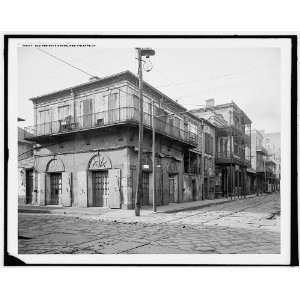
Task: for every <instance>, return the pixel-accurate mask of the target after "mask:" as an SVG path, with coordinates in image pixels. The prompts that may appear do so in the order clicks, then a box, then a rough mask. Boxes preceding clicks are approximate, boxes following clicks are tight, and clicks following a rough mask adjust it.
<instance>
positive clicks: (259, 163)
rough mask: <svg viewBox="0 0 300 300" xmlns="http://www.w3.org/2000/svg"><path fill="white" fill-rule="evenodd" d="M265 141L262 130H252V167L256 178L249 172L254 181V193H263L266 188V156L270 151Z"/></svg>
mask: <svg viewBox="0 0 300 300" xmlns="http://www.w3.org/2000/svg"><path fill="white" fill-rule="evenodd" d="M263 141H264V137H263V134H262V132H261V131H259V130H256V129H253V130H252V131H251V167H252V168H253V169H254V170H255V178H253V176H251V175H250V174H249V177H250V180H251V183H252V181H253V182H254V185H253V187H254V189H253V188H252V190H251V192H252V193H254V192H256V193H263V192H264V191H265V189H266V186H265V184H266V158H267V155H268V152H267V150H266V148H265V147H264V142H263ZM251 186H252V184H251Z"/></svg>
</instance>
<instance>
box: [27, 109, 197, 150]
mask: <svg viewBox="0 0 300 300" xmlns="http://www.w3.org/2000/svg"><path fill="white" fill-rule="evenodd" d="M139 119H140V114H139V110H138V109H137V108H134V107H121V108H117V109H111V110H107V111H102V112H98V113H94V114H88V115H81V116H77V117H76V118H74V117H73V116H68V117H66V118H65V119H64V120H57V121H52V122H48V123H43V124H38V125H35V126H31V127H27V128H26V133H25V139H27V140H31V141H36V142H39V141H43V140H47V138H49V137H54V136H61V135H69V134H72V133H78V132H81V131H87V130H97V129H99V128H104V127H110V126H117V125H118V126H121V125H131V126H138V124H139ZM143 119H144V128H145V129H148V130H152V116H151V114H149V113H145V112H144V117H143ZM155 130H156V132H157V133H158V134H161V135H164V136H166V137H168V138H170V139H173V140H177V141H179V142H182V143H184V144H187V145H189V146H192V147H196V146H197V136H196V134H195V133H193V132H190V131H188V130H187V129H186V130H184V129H182V128H179V127H178V126H176V125H175V124H174V123H173V122H171V121H170V120H169V119H167V116H164V117H155Z"/></svg>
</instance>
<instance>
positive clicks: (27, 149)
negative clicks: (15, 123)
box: [18, 127, 34, 205]
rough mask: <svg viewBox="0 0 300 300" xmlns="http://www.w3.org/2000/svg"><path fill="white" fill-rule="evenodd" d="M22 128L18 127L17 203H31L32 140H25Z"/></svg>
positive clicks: (32, 194)
mask: <svg viewBox="0 0 300 300" xmlns="http://www.w3.org/2000/svg"><path fill="white" fill-rule="evenodd" d="M25 134H26V135H27V136H28V133H25V131H24V129H23V128H20V127H18V175H19V178H18V203H19V205H24V204H30V203H32V198H33V196H34V190H33V168H34V160H33V145H34V144H33V142H30V141H28V140H25Z"/></svg>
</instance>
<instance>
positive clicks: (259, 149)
mask: <svg viewBox="0 0 300 300" xmlns="http://www.w3.org/2000/svg"><path fill="white" fill-rule="evenodd" d="M256 152H260V153H262V154H263V155H267V154H268V151H267V149H266V148H265V147H264V146H256Z"/></svg>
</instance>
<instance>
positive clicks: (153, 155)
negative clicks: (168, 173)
mask: <svg viewBox="0 0 300 300" xmlns="http://www.w3.org/2000/svg"><path fill="white" fill-rule="evenodd" d="M152 175H153V176H152V179H153V182H152V188H153V193H152V203H153V212H156V203H155V191H156V181H155V175H156V162H155V117H154V100H152Z"/></svg>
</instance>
